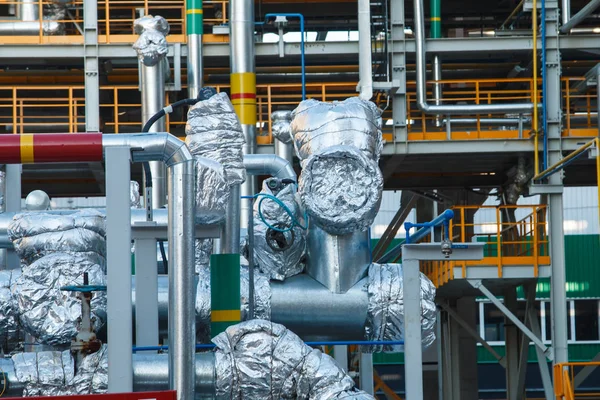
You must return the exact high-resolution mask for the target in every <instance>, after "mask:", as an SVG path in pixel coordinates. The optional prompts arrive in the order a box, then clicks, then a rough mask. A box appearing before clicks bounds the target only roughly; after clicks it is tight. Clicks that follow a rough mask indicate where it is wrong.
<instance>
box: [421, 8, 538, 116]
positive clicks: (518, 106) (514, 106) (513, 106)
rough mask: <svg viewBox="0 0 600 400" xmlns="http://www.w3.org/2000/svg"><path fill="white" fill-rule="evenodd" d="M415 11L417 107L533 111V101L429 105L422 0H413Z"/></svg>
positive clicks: (440, 112) (438, 111)
mask: <svg viewBox="0 0 600 400" xmlns="http://www.w3.org/2000/svg"><path fill="white" fill-rule="evenodd" d="M413 5H414V13H415V48H416V75H417V79H416V80H417V107H418V108H419V109H420V110H421V111H423V112H424V113H427V114H436V115H457V114H458V115H465V114H475V115H476V114H507V113H514V114H524V113H531V112H532V111H533V103H508V104H465V105H431V104H428V103H427V75H426V74H427V69H426V68H427V63H426V60H425V56H426V54H425V53H426V45H425V14H424V11H423V0H413Z"/></svg>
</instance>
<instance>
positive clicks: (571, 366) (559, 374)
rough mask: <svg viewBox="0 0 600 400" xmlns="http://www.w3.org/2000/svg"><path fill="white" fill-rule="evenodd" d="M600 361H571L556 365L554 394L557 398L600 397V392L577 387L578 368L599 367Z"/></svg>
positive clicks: (570, 399)
mask: <svg viewBox="0 0 600 400" xmlns="http://www.w3.org/2000/svg"><path fill="white" fill-rule="evenodd" d="M598 366H600V362H569V363H560V364H556V365H555V366H554V394H555V396H556V399H557V400H575V399H590V398H596V399H597V398H600V392H590V391H584V390H579V391H578V390H577V388H576V387H575V384H574V381H575V375H576V373H575V372H576V370H577V371H578V370H580V369H582V368H585V367H598Z"/></svg>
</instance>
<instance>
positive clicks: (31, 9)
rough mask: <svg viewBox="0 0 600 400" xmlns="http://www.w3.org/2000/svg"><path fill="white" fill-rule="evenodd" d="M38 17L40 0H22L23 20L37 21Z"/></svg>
mask: <svg viewBox="0 0 600 400" xmlns="http://www.w3.org/2000/svg"><path fill="white" fill-rule="evenodd" d="M38 18H39V6H38V0H21V21H37V20H38Z"/></svg>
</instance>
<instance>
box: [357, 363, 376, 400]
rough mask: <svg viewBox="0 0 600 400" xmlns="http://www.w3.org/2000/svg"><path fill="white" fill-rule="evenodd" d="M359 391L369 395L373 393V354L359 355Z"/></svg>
mask: <svg viewBox="0 0 600 400" xmlns="http://www.w3.org/2000/svg"><path fill="white" fill-rule="evenodd" d="M359 368H360V389H361V390H364V391H365V392H367V393H369V394H374V393H375V384H374V379H373V353H360V360H359Z"/></svg>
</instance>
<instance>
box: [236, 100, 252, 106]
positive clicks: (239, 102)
mask: <svg viewBox="0 0 600 400" xmlns="http://www.w3.org/2000/svg"><path fill="white" fill-rule="evenodd" d="M231 104H233V105H234V106H237V105H240V104H256V99H233V100H231Z"/></svg>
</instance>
